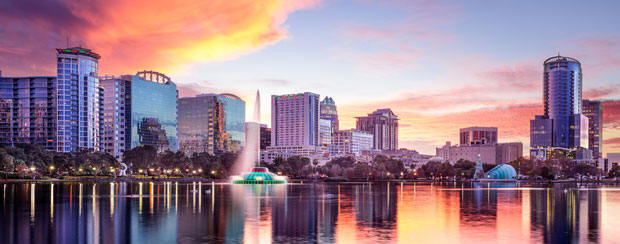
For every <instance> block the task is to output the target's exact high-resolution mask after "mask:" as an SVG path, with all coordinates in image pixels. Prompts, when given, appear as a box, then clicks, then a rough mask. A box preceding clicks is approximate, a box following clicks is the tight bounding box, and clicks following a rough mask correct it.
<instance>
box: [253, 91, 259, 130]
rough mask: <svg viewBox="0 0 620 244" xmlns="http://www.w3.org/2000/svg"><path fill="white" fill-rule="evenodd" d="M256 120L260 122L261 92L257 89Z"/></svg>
mask: <svg viewBox="0 0 620 244" xmlns="http://www.w3.org/2000/svg"><path fill="white" fill-rule="evenodd" d="M252 119H253V120H254V122H256V123H260V92H259V91H258V90H256V101H255V102H254V118H252Z"/></svg>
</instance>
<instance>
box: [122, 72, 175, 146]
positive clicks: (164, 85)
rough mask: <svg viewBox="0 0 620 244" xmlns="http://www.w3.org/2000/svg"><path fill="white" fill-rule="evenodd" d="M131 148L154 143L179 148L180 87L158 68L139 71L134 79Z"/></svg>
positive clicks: (132, 81) (132, 86)
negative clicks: (178, 108)
mask: <svg viewBox="0 0 620 244" xmlns="http://www.w3.org/2000/svg"><path fill="white" fill-rule="evenodd" d="M130 89H131V90H130V91H127V92H128V94H130V103H131V107H130V109H129V111H127V110H126V113H127V114H128V115H129V116H130V118H127V120H128V121H131V133H130V135H131V137H130V140H129V141H130V142H131V147H130V148H129V149H131V148H134V147H137V146H140V145H151V146H153V147H155V148H157V149H158V151H165V150H172V151H176V150H177V149H178V145H177V141H178V137H177V100H178V92H177V86H176V85H175V84H174V83H173V82H172V81H171V80H170V78H169V77H168V76H165V75H163V74H161V73H158V72H154V71H142V72H138V73H137V74H136V75H134V76H132V78H131V88H130Z"/></svg>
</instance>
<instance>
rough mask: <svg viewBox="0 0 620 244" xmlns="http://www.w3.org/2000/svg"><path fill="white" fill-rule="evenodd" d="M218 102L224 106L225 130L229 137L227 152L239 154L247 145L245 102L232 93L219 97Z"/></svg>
mask: <svg viewBox="0 0 620 244" xmlns="http://www.w3.org/2000/svg"><path fill="white" fill-rule="evenodd" d="M217 100H219V101H220V102H221V103H222V104H224V130H225V131H226V133H228V135H229V140H228V145H227V149H226V151H231V152H237V151H239V150H241V147H243V146H244V145H245V101H243V100H242V99H241V98H240V97H238V96H236V95H234V94H230V93H223V94H219V95H217Z"/></svg>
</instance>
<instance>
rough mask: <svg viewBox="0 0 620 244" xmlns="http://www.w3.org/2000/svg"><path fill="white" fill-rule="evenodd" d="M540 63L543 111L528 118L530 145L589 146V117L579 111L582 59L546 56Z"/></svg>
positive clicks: (580, 109)
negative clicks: (541, 66) (541, 63)
mask: <svg viewBox="0 0 620 244" xmlns="http://www.w3.org/2000/svg"><path fill="white" fill-rule="evenodd" d="M543 66H544V76H543V105H544V115H542V116H536V118H535V119H534V120H532V121H531V122H530V126H531V128H530V132H531V135H530V140H531V142H532V143H531V144H532V145H533V146H532V148H534V147H561V148H568V149H570V148H579V147H581V148H588V118H587V117H586V116H584V115H583V114H582V73H581V63H579V61H577V60H576V59H573V58H569V57H562V56H556V57H551V58H549V59H547V60H545V62H544V65H543ZM549 123H550V124H551V126H549ZM549 136H550V137H551V143H550V144H549V141H548V138H549Z"/></svg>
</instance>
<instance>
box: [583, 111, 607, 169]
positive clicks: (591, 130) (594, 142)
mask: <svg viewBox="0 0 620 244" xmlns="http://www.w3.org/2000/svg"><path fill="white" fill-rule="evenodd" d="M583 115H585V116H586V117H587V118H588V149H590V150H592V158H594V159H599V158H602V157H603V143H602V142H603V103H602V102H601V101H590V100H583Z"/></svg>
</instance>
